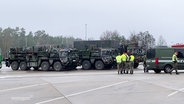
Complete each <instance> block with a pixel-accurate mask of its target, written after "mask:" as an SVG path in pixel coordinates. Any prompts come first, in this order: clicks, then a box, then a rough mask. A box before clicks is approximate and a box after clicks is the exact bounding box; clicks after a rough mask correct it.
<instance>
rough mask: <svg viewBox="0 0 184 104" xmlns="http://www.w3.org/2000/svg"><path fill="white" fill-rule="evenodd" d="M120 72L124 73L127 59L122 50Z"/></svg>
mask: <svg viewBox="0 0 184 104" xmlns="http://www.w3.org/2000/svg"><path fill="white" fill-rule="evenodd" d="M121 59H122V62H121V67H122V68H121V74H122V73H125V69H126V60H127V56H126V52H123V54H122V55H121Z"/></svg>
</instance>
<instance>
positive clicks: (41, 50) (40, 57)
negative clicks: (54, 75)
mask: <svg viewBox="0 0 184 104" xmlns="http://www.w3.org/2000/svg"><path fill="white" fill-rule="evenodd" d="M78 61H79V57H78V53H77V52H76V51H75V50H71V49H70V50H66V49H58V48H48V47H32V48H27V49H24V48H11V49H10V51H9V53H8V57H7V58H6V66H7V67H10V66H11V68H12V70H18V69H20V70H30V68H34V69H35V70H38V69H41V70H45V71H46V70H50V68H53V69H54V70H56V71H60V70H64V69H68V68H69V69H75V68H76V67H77V66H78V63H79V62H78Z"/></svg>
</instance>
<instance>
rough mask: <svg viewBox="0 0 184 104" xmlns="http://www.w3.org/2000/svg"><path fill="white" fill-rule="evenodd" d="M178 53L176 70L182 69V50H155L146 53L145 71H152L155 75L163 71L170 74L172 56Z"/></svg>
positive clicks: (183, 54)
mask: <svg viewBox="0 0 184 104" xmlns="http://www.w3.org/2000/svg"><path fill="white" fill-rule="evenodd" d="M174 52H178V56H177V57H178V58H179V60H178V69H179V70H183V69H184V48H155V49H149V50H148V51H147V55H146V56H147V60H146V63H147V70H154V71H155V73H160V72H161V71H164V72H165V73H169V72H171V70H172V68H173V63H172V55H173V54H174Z"/></svg>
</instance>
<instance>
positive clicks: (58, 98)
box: [35, 81, 129, 104]
mask: <svg viewBox="0 0 184 104" xmlns="http://www.w3.org/2000/svg"><path fill="white" fill-rule="evenodd" d="M127 82H129V81H122V82H118V83H114V84H110V85H106V86H101V87H97V88H94V89H89V90H86V91H82V92H78V93H73V94H70V95H66V96H64V97H57V98H54V99H50V100H46V101H42V102H38V103H35V104H44V103H49V102H52V101H55V100H60V99H64V98H65V97H72V96H77V95H81V94H85V93H88V92H92V91H96V90H101V89H105V88H108V87H112V86H117V85H120V84H124V83H127Z"/></svg>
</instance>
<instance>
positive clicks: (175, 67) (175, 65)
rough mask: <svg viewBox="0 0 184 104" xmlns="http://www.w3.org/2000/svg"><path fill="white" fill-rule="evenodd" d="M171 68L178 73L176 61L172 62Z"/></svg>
mask: <svg viewBox="0 0 184 104" xmlns="http://www.w3.org/2000/svg"><path fill="white" fill-rule="evenodd" d="M173 70H175V71H176V73H178V63H177V62H173Z"/></svg>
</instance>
